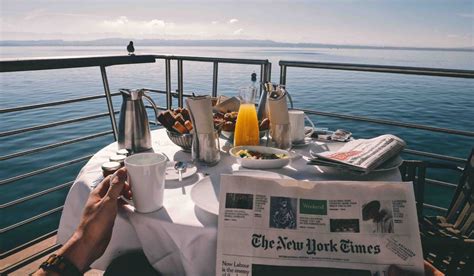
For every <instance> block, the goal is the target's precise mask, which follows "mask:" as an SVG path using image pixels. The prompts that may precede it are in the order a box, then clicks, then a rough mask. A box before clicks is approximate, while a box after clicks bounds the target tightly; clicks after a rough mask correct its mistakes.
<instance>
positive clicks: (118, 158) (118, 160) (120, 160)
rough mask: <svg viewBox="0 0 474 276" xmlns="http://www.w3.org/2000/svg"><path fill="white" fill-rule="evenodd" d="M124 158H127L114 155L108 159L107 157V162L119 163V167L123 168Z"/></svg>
mask: <svg viewBox="0 0 474 276" xmlns="http://www.w3.org/2000/svg"><path fill="white" fill-rule="evenodd" d="M125 158H127V156H125V155H118V154H116V155H112V156H110V157H109V161H110V162H119V163H120V166H122V167H123V165H124V161H125Z"/></svg>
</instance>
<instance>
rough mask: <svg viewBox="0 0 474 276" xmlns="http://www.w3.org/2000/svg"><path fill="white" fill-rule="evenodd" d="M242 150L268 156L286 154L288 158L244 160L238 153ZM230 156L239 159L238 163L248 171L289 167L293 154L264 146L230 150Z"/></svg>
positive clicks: (241, 147) (240, 147)
mask: <svg viewBox="0 0 474 276" xmlns="http://www.w3.org/2000/svg"><path fill="white" fill-rule="evenodd" d="M241 150H249V151H256V152H260V153H264V154H265V153H268V154H285V155H286V156H287V157H286V158H278V159H252V158H242V157H240V156H239V155H238V154H237V153H238V152H239V151H241ZM229 154H230V155H232V156H233V157H235V158H236V159H237V162H238V163H239V164H240V165H241V166H242V167H244V168H248V169H258V170H262V169H279V168H283V167H285V166H286V165H288V164H289V163H290V161H291V159H292V154H290V153H289V152H288V151H286V150H282V149H277V148H270V147H264V146H239V147H234V148H232V149H230V151H229Z"/></svg>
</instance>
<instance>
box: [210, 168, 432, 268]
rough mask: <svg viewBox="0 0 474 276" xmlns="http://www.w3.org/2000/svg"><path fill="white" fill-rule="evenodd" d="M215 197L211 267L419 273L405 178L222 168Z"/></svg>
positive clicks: (419, 253) (418, 244) (410, 192)
mask: <svg viewBox="0 0 474 276" xmlns="http://www.w3.org/2000/svg"><path fill="white" fill-rule="evenodd" d="M219 202H220V206H219V222H218V242H217V261H216V275H223V276H224V275H225V276H232V275H254V276H257V275H368V276H369V275H379V276H383V275H387V270H388V267H389V266H390V265H397V266H399V267H400V268H402V269H405V270H407V271H409V272H410V273H414V274H413V275H423V257H422V256H423V255H422V248H421V241H420V235H419V230H418V224H417V214H416V207H415V197H414V193H413V188H412V185H411V184H410V183H405V182H343V181H332V182H330V181H329V182H309V181H297V180H287V179H264V178H255V177H249V176H236V175H223V176H222V177H221V186H220V194H219ZM410 275H411V274H410Z"/></svg>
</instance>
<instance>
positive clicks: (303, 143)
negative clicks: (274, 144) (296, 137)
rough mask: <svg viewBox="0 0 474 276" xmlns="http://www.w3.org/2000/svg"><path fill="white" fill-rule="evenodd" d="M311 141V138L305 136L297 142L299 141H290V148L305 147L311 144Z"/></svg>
mask: <svg viewBox="0 0 474 276" xmlns="http://www.w3.org/2000/svg"><path fill="white" fill-rule="evenodd" d="M312 143H313V139H311V138H310V137H306V138H304V140H303V141H301V142H299V143H291V147H292V148H301V147H306V146H308V145H311V144H312Z"/></svg>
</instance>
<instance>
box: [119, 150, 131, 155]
mask: <svg viewBox="0 0 474 276" xmlns="http://www.w3.org/2000/svg"><path fill="white" fill-rule="evenodd" d="M116 153H117V155H125V156H129V155H130V153H129V152H128V150H127V149H119V150H118V151H117V152H116Z"/></svg>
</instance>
